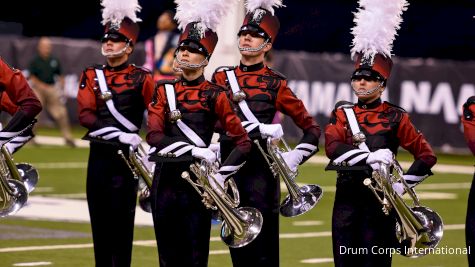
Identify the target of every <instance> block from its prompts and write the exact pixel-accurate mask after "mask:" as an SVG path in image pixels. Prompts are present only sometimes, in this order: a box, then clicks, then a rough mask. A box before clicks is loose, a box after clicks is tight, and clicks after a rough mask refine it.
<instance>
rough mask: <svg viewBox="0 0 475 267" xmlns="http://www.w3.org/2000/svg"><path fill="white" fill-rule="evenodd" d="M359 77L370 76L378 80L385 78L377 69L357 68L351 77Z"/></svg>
mask: <svg viewBox="0 0 475 267" xmlns="http://www.w3.org/2000/svg"><path fill="white" fill-rule="evenodd" d="M358 77H370V78H373V79H377V80H384V78H383V77H382V76H381V74H379V73H378V72H377V71H374V70H372V69H357V70H355V72H353V75H351V79H357V78H358Z"/></svg>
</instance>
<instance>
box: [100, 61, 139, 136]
mask: <svg viewBox="0 0 475 267" xmlns="http://www.w3.org/2000/svg"><path fill="white" fill-rule="evenodd" d="M94 70H95V71H96V76H97V81H98V82H99V89H100V90H101V93H102V94H103V95H104V94H106V93H107V92H108V91H109V89H108V88H107V83H106V78H105V77H104V72H103V71H102V70H100V69H94ZM105 101H106V105H107V108H108V109H109V111H110V112H111V114H112V116H114V118H115V119H116V120H117V121H118V122H119V123H120V124H122V125H123V126H124V127H125V128H127V129H129V131H131V132H136V131H138V130H139V129H138V128H137V126H135V125H134V124H133V123H132V122H130V121H129V120H128V119H127V118H126V117H124V116H123V115H122V114H120V113H119V111H118V110H117V109H116V108H115V106H114V101H112V99H108V100H105Z"/></svg>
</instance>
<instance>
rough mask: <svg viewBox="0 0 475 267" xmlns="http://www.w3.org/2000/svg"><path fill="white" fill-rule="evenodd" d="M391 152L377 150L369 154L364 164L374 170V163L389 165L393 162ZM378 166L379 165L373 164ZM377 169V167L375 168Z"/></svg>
mask: <svg viewBox="0 0 475 267" xmlns="http://www.w3.org/2000/svg"><path fill="white" fill-rule="evenodd" d="M393 158H394V156H393V152H391V150H389V149H387V148H385V149H378V150H376V151H374V152H370V153H369V155H368V158H367V159H366V163H367V164H369V165H371V167H372V168H373V169H374V167H373V164H375V163H384V164H391V163H392V162H393ZM375 165H379V164H375ZM376 168H378V169H379V166H378V167H376Z"/></svg>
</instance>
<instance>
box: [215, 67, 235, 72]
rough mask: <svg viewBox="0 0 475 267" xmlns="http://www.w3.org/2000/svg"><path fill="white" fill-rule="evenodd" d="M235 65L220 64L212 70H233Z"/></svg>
mask: <svg viewBox="0 0 475 267" xmlns="http://www.w3.org/2000/svg"><path fill="white" fill-rule="evenodd" d="M236 68H237V66H220V67H218V68H216V70H215V71H214V72H219V71H227V70H235V69H236Z"/></svg>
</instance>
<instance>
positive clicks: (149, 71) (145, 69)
mask: <svg viewBox="0 0 475 267" xmlns="http://www.w3.org/2000/svg"><path fill="white" fill-rule="evenodd" d="M131 65H132V66H134V67H135V68H136V69H139V70H141V71H144V72H146V73H150V74H152V71H151V70H149V69H147V68H145V67H144V66H137V65H135V64H131Z"/></svg>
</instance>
